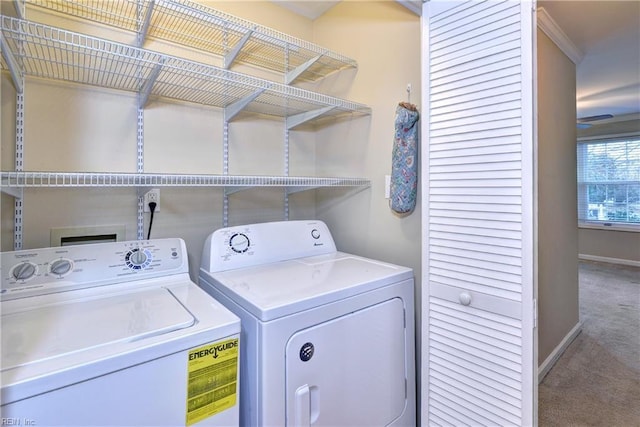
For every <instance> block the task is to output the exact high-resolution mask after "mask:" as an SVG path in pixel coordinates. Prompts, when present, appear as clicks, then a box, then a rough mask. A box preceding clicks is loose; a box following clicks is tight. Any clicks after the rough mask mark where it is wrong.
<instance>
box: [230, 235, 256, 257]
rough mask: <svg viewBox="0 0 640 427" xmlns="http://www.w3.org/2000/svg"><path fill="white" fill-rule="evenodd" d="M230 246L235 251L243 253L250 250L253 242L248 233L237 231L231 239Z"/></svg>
mask: <svg viewBox="0 0 640 427" xmlns="http://www.w3.org/2000/svg"><path fill="white" fill-rule="evenodd" d="M229 246H230V247H231V249H232V250H233V251H234V252H237V253H239V254H241V253H244V252H247V251H248V250H249V247H250V246H251V242H250V241H249V237H247V235H246V234H243V233H236V234H234V235H233V236H231V238H230V239H229Z"/></svg>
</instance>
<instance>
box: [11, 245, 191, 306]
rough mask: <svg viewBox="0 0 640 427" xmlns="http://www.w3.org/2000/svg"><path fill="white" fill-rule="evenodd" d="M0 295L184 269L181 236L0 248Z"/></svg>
mask: <svg viewBox="0 0 640 427" xmlns="http://www.w3.org/2000/svg"><path fill="white" fill-rule="evenodd" d="M1 262H2V263H1V267H2V270H1V273H0V274H1V275H2V288H1V290H0V295H1V298H2V300H3V301H4V300H8V299H15V298H23V297H27V296H34V295H42V294H48V293H53V292H59V291H62V290H65V291H66V290H72V289H81V288H86V287H91V286H101V285H105V284H109V283H121V282H124V281H130V280H142V279H147V278H154V277H162V276H167V275H172V274H179V273H188V272H189V266H188V263H187V252H186V249H185V246H184V242H183V241H182V239H155V240H140V241H138V240H136V241H128V242H115V243H98V244H91V245H74V246H61V247H52V248H41V249H31V250H23V251H16V252H3V253H2V259H1Z"/></svg>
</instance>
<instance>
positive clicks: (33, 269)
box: [11, 262, 38, 280]
mask: <svg viewBox="0 0 640 427" xmlns="http://www.w3.org/2000/svg"><path fill="white" fill-rule="evenodd" d="M37 272H38V266H37V265H35V264H33V263H30V262H23V263H20V264H18V265H16V266H15V267H13V269H12V270H11V275H12V276H13V278H14V279H16V280H28V279H31V278H32V277H33V276H35V274H36V273H37Z"/></svg>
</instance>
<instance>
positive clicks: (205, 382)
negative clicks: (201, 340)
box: [186, 338, 239, 425]
mask: <svg viewBox="0 0 640 427" xmlns="http://www.w3.org/2000/svg"><path fill="white" fill-rule="evenodd" d="M238 351H239V340H238V338H233V339H229V340H225V341H218V342H214V343H211V344H207V345H204V346H202V347H198V348H195V349H192V350H189V361H188V380H187V421H186V424H187V425H191V424H195V423H197V422H198V421H201V420H204V419H205V418H207V417H210V416H212V415H215V414H217V413H219V412H222V411H224V410H225V409H228V408H231V407H232V406H233V405H235V404H236V396H237V390H238V354H239V353H238Z"/></svg>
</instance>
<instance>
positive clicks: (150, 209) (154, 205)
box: [147, 202, 156, 240]
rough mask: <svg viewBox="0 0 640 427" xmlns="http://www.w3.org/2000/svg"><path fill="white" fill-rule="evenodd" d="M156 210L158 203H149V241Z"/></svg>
mask: <svg viewBox="0 0 640 427" xmlns="http://www.w3.org/2000/svg"><path fill="white" fill-rule="evenodd" d="M155 210H156V202H149V212H151V216H149V232H148V233H147V240H149V239H151V226H152V225H153V213H154V212H155Z"/></svg>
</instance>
